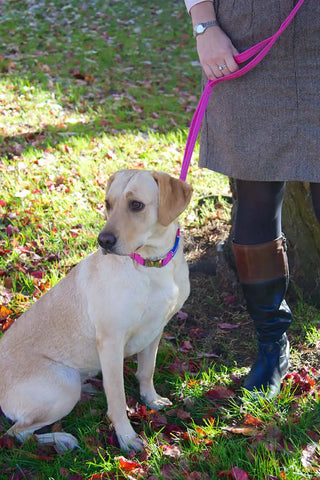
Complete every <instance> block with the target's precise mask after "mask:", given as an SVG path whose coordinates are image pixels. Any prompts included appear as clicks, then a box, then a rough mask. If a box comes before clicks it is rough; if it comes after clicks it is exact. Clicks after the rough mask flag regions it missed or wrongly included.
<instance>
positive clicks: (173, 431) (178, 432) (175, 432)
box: [162, 423, 186, 442]
mask: <svg viewBox="0 0 320 480" xmlns="http://www.w3.org/2000/svg"><path fill="white" fill-rule="evenodd" d="M162 432H163V433H164V434H165V436H166V437H167V439H168V441H169V442H170V441H172V440H173V439H175V438H177V437H181V436H183V435H184V433H186V432H185V429H183V428H182V427H181V426H179V425H175V424H173V423H169V424H168V425H166V426H165V427H164V429H163V430H162Z"/></svg>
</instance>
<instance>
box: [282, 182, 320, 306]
mask: <svg viewBox="0 0 320 480" xmlns="http://www.w3.org/2000/svg"><path fill="white" fill-rule="evenodd" d="M282 225H283V232H284V233H285V235H286V237H287V242H288V257H289V264H290V272H291V279H292V284H293V286H294V285H295V284H296V285H297V286H298V287H299V288H301V289H302V290H303V295H304V296H305V297H306V296H307V297H311V298H312V300H313V301H314V302H315V303H317V304H318V305H320V226H319V224H318V222H317V220H316V218H315V215H314V213H313V208H312V202H311V197H310V188H309V184H307V183H301V182H288V183H287V187H286V196H285V201H284V205H283V210H282Z"/></svg>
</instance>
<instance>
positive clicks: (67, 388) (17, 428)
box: [1, 364, 81, 451]
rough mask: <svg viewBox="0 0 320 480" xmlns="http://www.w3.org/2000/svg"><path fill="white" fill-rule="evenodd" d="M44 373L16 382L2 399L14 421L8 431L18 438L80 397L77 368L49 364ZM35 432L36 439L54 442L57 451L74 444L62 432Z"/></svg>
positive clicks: (60, 413)
mask: <svg viewBox="0 0 320 480" xmlns="http://www.w3.org/2000/svg"><path fill="white" fill-rule="evenodd" d="M42 372H43V370H42ZM46 374H47V375H43V374H42V375H41V377H40V376H37V374H35V375H33V376H32V378H28V379H27V380H26V381H24V382H19V383H17V384H16V385H14V386H13V388H12V389H11V390H10V391H9V392H8V395H7V396H6V401H5V402H2V405H1V407H2V410H3V412H4V414H5V415H6V416H7V417H8V418H10V419H11V420H13V421H14V422H15V423H14V425H13V426H12V427H11V428H10V429H9V430H8V434H9V435H12V436H15V437H16V438H18V439H19V440H20V441H24V440H26V439H27V438H28V437H29V436H30V435H32V434H33V433H34V432H36V431H37V430H39V429H40V428H42V427H45V426H47V425H50V424H52V423H54V422H56V421H57V420H60V419H61V418H62V417H64V416H66V415H67V414H68V413H70V411H71V410H72V409H73V407H74V406H75V404H76V403H77V401H78V400H79V398H80V393H81V381H80V375H79V372H78V371H77V370H74V369H72V368H69V367H65V366H64V365H58V364H51V365H50V366H49V368H47V369H46ZM35 436H36V438H37V440H38V441H39V443H54V444H55V445H56V447H57V449H58V451H65V450H70V449H72V448H75V447H77V446H78V441H77V439H76V438H75V437H73V436H72V435H71V434H69V433H65V432H56V433H44V434H41V433H40V434H35Z"/></svg>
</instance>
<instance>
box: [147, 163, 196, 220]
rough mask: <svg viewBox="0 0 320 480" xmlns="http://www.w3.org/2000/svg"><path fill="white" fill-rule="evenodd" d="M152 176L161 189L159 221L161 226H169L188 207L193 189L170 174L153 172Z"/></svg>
mask: <svg viewBox="0 0 320 480" xmlns="http://www.w3.org/2000/svg"><path fill="white" fill-rule="evenodd" d="M151 175H152V176H153V178H154V179H155V181H156V182H157V184H158V187H159V211H158V220H159V223H161V225H164V226H167V225H169V223H171V222H172V221H173V220H174V219H175V218H177V217H178V216H179V215H180V213H182V212H183V210H185V208H186V207H187V206H188V204H189V202H190V199H191V195H192V187H191V185H189V184H188V183H186V182H183V181H182V180H179V179H178V178H174V177H172V176H171V175H169V174H168V173H164V172H151Z"/></svg>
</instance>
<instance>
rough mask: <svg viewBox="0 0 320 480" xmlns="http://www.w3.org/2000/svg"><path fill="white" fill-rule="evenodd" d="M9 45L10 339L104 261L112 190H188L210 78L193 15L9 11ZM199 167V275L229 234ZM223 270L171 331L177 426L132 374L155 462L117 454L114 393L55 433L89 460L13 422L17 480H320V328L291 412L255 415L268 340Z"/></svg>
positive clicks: (202, 287) (185, 221) (193, 248)
mask: <svg viewBox="0 0 320 480" xmlns="http://www.w3.org/2000/svg"><path fill="white" fill-rule="evenodd" d="M0 38H1V49H0V72H1V76H0V178H1V190H0V323H1V326H2V331H3V332H5V330H6V329H7V328H9V327H10V324H11V323H12V322H13V321H15V320H16V319H17V318H18V317H19V316H20V315H21V313H22V312H24V311H25V310H26V309H27V308H28V306H29V305H30V304H31V303H32V302H34V301H35V300H36V299H37V298H38V297H39V296H40V295H42V294H43V293H45V292H46V291H47V290H48V289H50V287H52V286H53V285H54V284H55V283H56V282H57V281H58V280H59V279H60V278H62V277H63V276H64V275H65V274H66V273H67V272H68V271H69V270H70V269H71V268H72V267H73V266H74V265H75V264H76V263H78V262H79V261H80V260H81V259H82V258H84V257H85V256H86V255H87V254H89V253H90V252H92V251H94V250H95V249H96V248H97V234H98V232H99V229H100V228H101V227H102V225H103V221H104V220H103V216H104V205H103V197H104V188H105V184H106V181H107V178H108V176H109V175H110V174H111V173H112V172H114V171H116V170H118V169H120V168H147V169H156V170H164V171H167V172H168V173H171V174H173V175H175V176H178V175H179V173H180V167H181V161H182V157H183V152H184V146H185V142H186V138H187V132H188V127H189V124H190V121H191V118H192V115H193V112H194V110H195V107H196V103H197V100H198V99H199V96H200V75H201V72H200V67H199V65H198V62H197V55H196V50H195V43H194V39H193V37H192V29H191V23H190V19H189V18H188V16H187V14H186V12H185V8H184V5H183V2H182V1H181V2H167V1H165V0H159V1H158V2H156V3H152V4H151V3H150V2H147V1H145V0H140V1H139V0H132V1H131V2H127V3H125V2H120V1H119V0H114V1H107V0H87V1H82V0H77V1H76V0H69V1H68V2H64V1H61V0H50V1H49V0H38V1H36V0H15V1H14V2H9V1H6V0H4V1H2V2H0ZM197 154H198V151H197V147H196V149H195V153H194V157H193V161H192V164H191V167H190V170H189V173H188V179H187V180H188V181H190V182H191V183H192V185H193V187H194V196H193V200H192V202H191V205H190V207H189V209H188V210H187V211H186V212H185V214H184V215H183V216H182V218H181V223H182V225H183V230H184V233H185V237H186V254H187V258H188V260H189V262H190V263H191V264H194V265H196V264H198V263H199V262H200V261H201V258H207V255H208V253H210V251H211V250H212V252H214V255H216V254H219V248H220V246H221V241H223V240H224V239H225V238H226V237H227V236H228V231H229V228H230V193H229V183H228V179H227V178H225V177H223V176H221V175H218V174H215V173H213V172H209V171H206V170H201V169H199V168H198V166H197ZM218 257H219V255H218ZM219 258H220V257H219ZM224 267H225V264H223V265H222V267H221V265H220V267H219V265H218V267H217V268H218V272H220V273H221V275H217V276H212V275H204V274H203V273H201V272H199V271H198V272H197V271H196V270H195V271H194V272H193V273H191V283H192V293H191V296H190V298H189V300H188V302H187V303H186V306H185V308H184V310H183V311H182V312H180V313H179V315H177V316H176V318H175V319H173V321H172V322H171V323H170V324H169V325H168V327H167V328H166V332H165V335H164V338H163V340H162V342H161V346H160V349H159V355H158V365H157V371H156V377H155V383H156V385H158V389H159V393H161V394H163V395H165V396H168V397H169V398H170V399H171V400H172V402H173V407H172V408H170V409H166V410H165V411H164V412H161V413H158V412H155V411H152V410H149V409H147V408H145V407H144V406H143V405H142V404H141V403H140V400H139V397H138V391H137V383H136V380H135V377H134V371H135V369H136V361H135V358H132V359H128V360H127V361H126V365H125V381H126V392H127V399H128V415H129V417H130V419H131V422H132V424H133V425H134V428H135V429H136V431H137V432H139V433H141V434H142V435H143V437H144V438H145V442H146V450H145V451H144V452H143V453H141V454H137V455H134V453H131V454H129V455H124V454H123V453H122V452H121V451H120V450H119V449H118V448H117V444H116V441H115V436H114V432H113V430H112V426H111V425H110V423H109V421H108V419H107V417H106V399H105V396H104V394H103V392H102V390H101V387H102V384H101V378H97V379H92V383H93V384H94V385H95V386H96V387H97V389H98V393H97V394H95V395H88V394H84V395H83V397H82V399H81V401H80V402H79V404H78V405H77V406H76V408H75V409H74V411H73V412H71V414H70V415H68V417H66V418H64V419H62V421H61V422H58V423H57V424H56V425H54V426H53V427H52V428H53V429H54V430H56V431H59V430H61V429H63V430H66V431H67V432H70V433H72V434H74V435H75V436H76V437H77V438H78V439H79V443H80V448H79V449H78V450H76V451H73V452H68V453H65V454H58V453H57V452H56V451H55V449H54V448H53V447H52V446H46V447H43V446H39V445H38V444H36V442H35V441H34V440H33V439H31V440H30V441H28V442H26V443H24V444H23V445H20V444H18V443H17V442H15V441H14V440H12V439H10V438H8V437H7V436H6V435H5V432H6V430H7V428H8V427H9V422H8V421H7V420H6V419H5V418H4V416H0V435H1V437H0V480H5V479H11V480H24V479H27V480H28V479H50V480H51V479H52V480H63V479H66V480H83V479H85V480H87V479H90V480H100V479H112V480H113V479H139V478H146V479H150V480H157V479H163V480H171V479H172V480H180V479H181V480H189V479H190V480H202V479H204V480H209V479H216V478H217V479H218V478H222V479H224V478H225V479H235V480H240V479H241V480H246V479H250V480H295V479H297V478H301V479H308V480H309V479H310V480H311V479H316V478H319V475H320V468H319V458H320V457H319V452H318V445H319V438H320V406H319V372H318V370H317V366H318V364H319V358H318V356H317V352H318V351H319V350H318V348H319V341H320V334H319V328H318V327H319V323H320V322H319V311H318V310H316V309H315V308H314V307H313V306H310V305H306V304H304V303H303V302H302V301H299V302H296V303H294V304H293V308H294V312H295V324H294V326H293V328H292V330H291V334H290V335H291V337H290V338H291V340H292V346H293V349H292V367H291V376H290V377H289V378H288V379H287V380H286V381H285V383H284V386H283V388H282V391H281V395H280V396H279V398H277V399H275V400H274V401H272V402H268V401H266V400H263V399H261V400H257V401H252V400H251V399H250V398H248V397H246V396H242V394H241V376H242V375H243V374H244V373H245V372H247V370H248V366H249V364H250V362H251V361H252V358H253V355H254V337H253V333H252V328H251V324H250V322H249V319H248V317H247V316H246V313H245V311H244V308H243V306H242V299H241V296H240V295H239V291H238V287H237V285H236V283H235V279H234V276H233V277H232V275H231V274H230V268H229V267H228V268H227V267H226V268H224ZM219 268H220V270H219ZM222 270H224V272H222ZM222 273H225V275H223V274H222ZM17 321H19V320H17ZM4 334H5V333H4ZM0 381H1V377H0Z"/></svg>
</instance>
